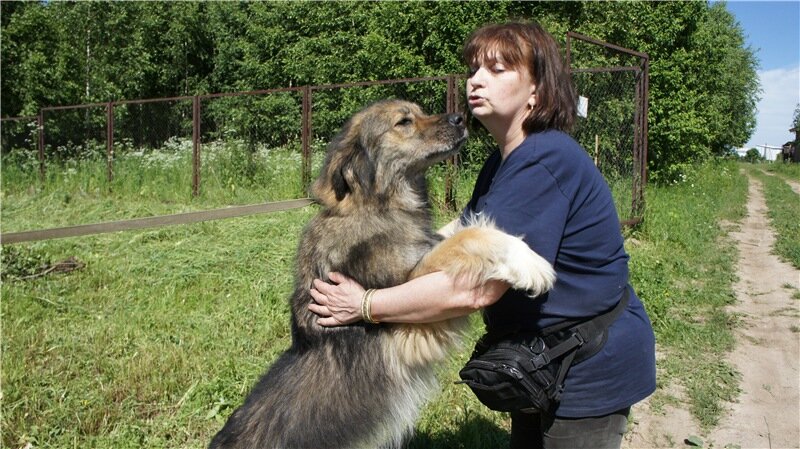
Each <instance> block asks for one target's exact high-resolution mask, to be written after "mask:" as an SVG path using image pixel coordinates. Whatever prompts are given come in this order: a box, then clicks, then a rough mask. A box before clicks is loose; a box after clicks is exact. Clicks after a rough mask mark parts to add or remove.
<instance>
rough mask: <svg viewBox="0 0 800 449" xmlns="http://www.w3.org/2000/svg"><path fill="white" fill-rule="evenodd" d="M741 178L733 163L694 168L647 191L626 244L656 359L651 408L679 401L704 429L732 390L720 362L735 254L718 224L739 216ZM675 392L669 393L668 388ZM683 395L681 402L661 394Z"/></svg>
mask: <svg viewBox="0 0 800 449" xmlns="http://www.w3.org/2000/svg"><path fill="white" fill-rule="evenodd" d="M746 197H747V181H746V179H745V178H744V177H743V176H742V175H741V174H739V173H738V169H737V167H736V165H735V164H732V163H721V162H720V163H716V162H715V163H709V164H706V165H702V166H700V167H696V168H695V169H694V171H693V172H692V173H690V174H689V175H688V176H687V178H686V179H685V180H684V181H682V182H681V183H679V184H676V185H673V186H669V187H652V186H650V187H648V189H647V193H646V200H647V209H646V212H645V221H644V224H643V225H642V227H641V228H640V229H639V230H637V231H636V232H634V233H633V234H632V238H631V239H628V241H627V249H628V250H629V252H630V254H631V282H632V284H633V285H634V287H635V288H636V289H637V292H638V293H639V295H640V296H641V298H642V300H643V301H644V303H645V307H646V309H647V311H648V314H649V315H650V319H651V321H652V322H653V326H654V328H655V331H656V341H657V345H658V348H659V352H660V354H661V357H660V359H659V362H658V373H659V376H658V384H659V387H660V389H659V392H658V393H657V394H656V397H655V398H654V401H653V404H654V405H655V406H656V407H659V406H661V405H663V404H665V403H669V402H671V403H675V402H676V401H677V402H679V403H680V402H685V406H688V407H689V409H690V410H691V412H692V414H693V415H694V416H695V417H696V418H697V419H698V421H699V422H700V424H701V425H702V426H704V427H709V426H713V425H714V424H716V422H717V421H718V419H719V417H720V414H721V412H722V406H723V405H724V403H725V402H727V401H731V400H733V399H734V398H735V397H736V395H737V392H738V374H737V373H736V372H735V370H734V369H733V367H732V366H730V365H729V364H728V363H727V362H724V356H725V354H726V353H727V352H728V351H730V350H731V349H732V346H733V336H732V332H731V330H732V328H733V327H734V326H735V325H736V320H735V317H734V316H732V315H731V314H729V313H727V312H726V310H725V306H727V305H729V304H731V303H732V302H733V301H734V299H735V296H734V292H733V290H732V284H733V282H734V280H735V271H734V270H735V263H733V261H735V260H736V257H737V254H736V250H735V246H734V245H733V244H732V243H731V242H730V241H729V240H728V239H727V237H726V232H727V231H726V229H725V228H724V227H723V225H721V223H724V222H727V221H736V220H739V219H740V218H741V217H743V215H744V212H745V208H744V200H745V198H746ZM676 387H677V388H676ZM675 389H677V390H679V391H683V392H685V395H686V397H685V398H675V397H671V396H670V394H669V393H667V392H668V391H673V390H675Z"/></svg>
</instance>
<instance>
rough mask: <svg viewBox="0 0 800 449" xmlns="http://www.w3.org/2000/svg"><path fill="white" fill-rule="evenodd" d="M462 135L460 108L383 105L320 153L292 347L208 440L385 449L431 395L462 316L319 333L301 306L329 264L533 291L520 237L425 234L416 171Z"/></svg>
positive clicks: (454, 146) (381, 278)
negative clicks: (447, 111)
mask: <svg viewBox="0 0 800 449" xmlns="http://www.w3.org/2000/svg"><path fill="white" fill-rule="evenodd" d="M465 138H466V130H465V127H464V122H463V119H462V117H461V116H460V115H440V116H427V115H425V114H424V113H423V112H422V111H421V110H420V108H419V107H418V106H417V105H415V104H413V103H408V102H402V101H384V102H380V103H376V104H374V105H372V106H370V107H367V108H366V109H364V110H363V111H361V112H359V113H357V114H356V115H354V116H353V117H352V118H351V119H350V120H349V121H348V123H347V124H346V125H345V126H344V128H343V129H342V131H341V132H340V133H339V135H338V136H337V137H336V138H335V139H334V141H333V142H332V143H331V144H330V146H329V148H328V154H327V157H326V161H325V164H324V166H323V168H322V171H321V174H320V176H319V179H317V181H316V182H315V184H314V186H313V193H314V195H315V196H316V198H317V199H318V201H319V203H320V204H321V205H322V211H321V212H320V213H319V214H318V215H317V216H316V217H314V218H313V219H312V220H311V222H310V223H309V224H308V225H307V227H306V229H305V231H304V234H303V237H302V239H301V242H300V245H299V249H298V254H297V271H296V273H295V290H294V294H293V295H292V298H291V307H292V346H291V347H290V348H289V349H288V350H287V351H286V352H285V353H283V354H282V355H281V356H280V357H279V358H278V360H277V361H275V363H274V364H273V365H272V366H271V367H270V369H269V371H267V373H266V374H265V375H264V376H263V377H262V378H261V380H260V381H259V382H258V384H257V385H256V386H255V387H254V388H253V390H252V391H251V393H250V395H249V396H248V397H247V399H246V400H245V403H244V405H242V406H241V407H240V408H239V409H237V410H236V411H235V412H234V413H233V414H232V415H231V417H230V418H229V420H228V422H227V423H226V424H225V426H224V427H223V429H222V430H221V431H220V432H219V433H218V434H217V435H216V436H215V437H214V439H213V441H212V442H211V445H210V447H211V448H215V449H216V448H237V449H244V448H247V449H265V448H308V449H312V448H314V449H316V448H376V447H381V448H396V447H401V446H402V445H403V444H404V442H405V441H406V440H407V438H408V437H409V436H410V435H411V432H412V430H413V426H414V422H415V420H416V418H417V415H418V413H419V410H420V408H421V407H422V405H423V404H424V402H425V400H426V398H428V397H429V396H430V395H431V393H433V392H434V391H435V388H436V386H437V385H436V379H435V375H434V372H433V366H434V365H435V362H439V361H441V360H443V359H444V358H445V357H446V355H447V354H448V352H449V351H450V350H451V349H452V348H453V346H454V345H456V344H457V343H458V342H459V338H460V336H461V333H462V331H463V328H464V325H465V324H466V320H465V319H464V318H460V319H454V320H449V321H445V322H440V323H433V324H420V325H411V324H404V325H390V324H377V325H375V324H366V323H359V324H355V325H351V326H344V327H337V328H323V327H321V326H319V325H318V324H316V320H317V317H316V316H315V315H314V314H312V313H311V312H310V311H309V310H308V304H309V302H310V301H312V298H311V296H310V294H309V288H310V286H311V281H312V280H313V279H314V278H324V277H325V276H326V275H327V273H329V272H331V271H339V272H342V273H345V274H347V275H348V276H351V277H353V278H354V279H355V280H357V281H358V282H359V283H360V284H361V285H363V286H365V287H367V288H382V287H389V286H393V285H397V284H400V283H402V282H404V281H406V280H407V279H409V278H413V277H416V276H421V275H423V274H426V273H430V272H434V271H446V272H448V273H450V274H451V275H453V276H454V277H456V278H459V279H466V280H468V281H471V282H473V283H475V284H476V285H478V284H481V283H483V282H485V281H487V280H489V279H502V280H506V281H508V282H509V283H510V284H512V285H513V286H514V288H518V289H525V290H530V291H531V294H532V295H536V294H539V293H541V292H543V291H546V290H547V289H549V288H550V287H551V286H552V283H553V281H554V274H553V270H552V268H551V267H550V265H549V264H548V263H547V262H546V261H545V260H544V259H542V258H541V257H539V256H538V255H536V254H535V253H533V252H532V251H531V250H530V249H529V248H528V246H527V245H526V244H525V243H524V242H522V240H520V239H519V238H516V237H512V236H509V235H507V234H504V233H503V232H500V231H499V230H497V229H495V228H494V227H492V226H491V224H489V223H485V222H484V223H475V224H473V225H470V226H467V227H466V228H463V229H460V230H458V231H456V232H455V234H454V235H452V236H451V237H449V238H446V239H445V240H442V241H441V242H440V240H441V237H440V236H438V235H436V234H435V233H434V232H433V230H432V222H431V216H430V210H429V205H428V198H427V190H426V184H425V177H424V175H425V169H427V168H428V167H430V166H431V165H433V164H434V163H436V162H439V161H441V160H444V159H445V158H447V157H448V156H451V155H453V154H455V153H456V152H457V151H458V149H459V147H460V146H461V144H462V142H463V141H464V140H465Z"/></svg>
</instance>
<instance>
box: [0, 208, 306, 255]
mask: <svg viewBox="0 0 800 449" xmlns="http://www.w3.org/2000/svg"><path fill="white" fill-rule="evenodd" d="M310 204H314V201H313V200H311V199H309V198H302V199H297V200H288V201H279V202H273V203H264V204H251V205H247V206H232V207H225V208H221V209H212V210H204V211H199V212H185V213H182V214H172V215H159V216H156V217H145V218H134V219H130V220H119V221H109V222H104V223H93V224H85V225H77V226H65V227H63V228H51V229H42V230H38V231H23V232H7V233H2V234H0V244H3V245H5V244H9V243H21V242H33V241H37V240H50V239H60V238H65V237H79V236H85V235H94V234H105V233H109V232H119V231H130V230H134V229H144V228H156V227H162V226H174V225H182V224H190V223H200V222H202V221H210V220H221V219H224V218H234V217H244V216H247V215H254V214H264V213H270V212H280V211H285V210H290V209H298V208H301V207H306V206H308V205H310Z"/></svg>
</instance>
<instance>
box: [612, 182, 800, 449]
mask: <svg viewBox="0 0 800 449" xmlns="http://www.w3.org/2000/svg"><path fill="white" fill-rule="evenodd" d="M749 181H750V185H749V192H748V201H747V217H745V218H744V220H743V221H742V223H741V227H740V229H739V230H738V231H735V232H731V233H730V236H731V237H732V238H733V240H734V241H735V242H736V245H737V246H738V249H739V261H738V264H737V275H738V278H739V281H738V282H737V283H736V285H735V286H734V288H735V291H736V297H737V302H736V305H735V306H733V307H731V310H730V311H731V313H734V314H736V315H737V316H738V317H740V319H741V323H742V325H741V326H740V327H739V328H738V329H737V331H736V341H737V343H736V348H735V349H734V351H733V352H732V353H731V354H730V356H729V361H730V363H731V364H732V365H733V366H735V367H736V369H737V370H738V371H739V372H740V373H741V375H742V378H741V385H740V386H741V390H742V393H741V394H740V396H739V401H738V402H736V403H734V404H730V406H729V410H728V413H727V414H726V415H725V416H724V417H723V418H722V420H721V422H720V424H719V426H717V427H716V428H715V429H713V430H711V431H710V432H707V433H703V432H702V431H701V430H700V429H699V428H698V425H697V423H696V422H695V421H694V420H693V419H692V417H691V416H690V415H689V412H688V411H686V410H685V409H681V408H680V407H671V406H667V407H666V410H665V413H655V412H654V411H653V410H651V409H650V407H649V404H648V403H647V402H644V403H642V404H639V405H637V406H636V407H634V410H633V417H634V425H633V428H632V429H631V430H630V431H629V432H628V434H627V435H626V438H625V442H624V444H623V447H624V448H629V449H639V448H641V449H646V448H673V447H687V444H686V443H685V440H686V439H687V438H688V437H690V436H693V435H698V436H700V437H701V439H702V442H703V447H706V448H710V447H713V448H719V449H722V448H742V449H745V448H798V447H800V393H798V391H800V367H799V366H798V360H799V359H800V319H798V318H800V300H797V299H794V298H793V297H792V295H793V294H795V292H797V291H798V290H799V289H800V270H797V269H795V268H794V267H792V266H791V265H789V264H787V263H784V262H781V261H780V260H779V259H778V258H777V257H776V256H775V255H773V254H772V253H771V248H772V244H773V242H774V240H775V238H774V236H773V230H772V228H771V227H770V226H769V220H768V218H767V215H766V214H767V206H766V202H765V200H764V195H763V190H762V185H761V183H760V182H759V181H758V180H756V179H754V178H752V177H751V178H750V179H749ZM793 187H794V186H793ZM795 191H796V192H797V190H795ZM798 193H799V194H800V192H798ZM674 393H675V395H676V396H677V397H680V392H679V391H677V392H674Z"/></svg>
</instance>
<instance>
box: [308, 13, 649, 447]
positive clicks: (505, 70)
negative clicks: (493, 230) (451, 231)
mask: <svg viewBox="0 0 800 449" xmlns="http://www.w3.org/2000/svg"><path fill="white" fill-rule="evenodd" d="M464 60H465V62H466V63H467V65H468V66H469V74H470V76H469V79H468V80H467V100H468V104H469V108H470V111H471V112H472V115H473V116H474V117H476V118H477V119H478V120H480V122H481V123H482V124H483V125H484V126H485V127H486V129H487V130H488V131H489V132H490V133H491V135H492V137H493V138H494V140H495V142H496V143H497V146H498V149H497V151H495V152H494V153H493V154H492V155H491V156H490V157H489V158H488V160H487V161H486V163H485V165H484V166H483V168H482V170H481V172H480V175H479V176H478V179H477V181H476V185H475V189H474V191H473V194H472V199H471V200H470V202H469V204H468V205H467V206H466V208H465V210H464V213H463V215H462V218H463V217H465V216H467V215H470V214H483V215H486V216H488V217H490V218H491V219H492V220H493V221H494V222H495V223H496V225H497V226H498V227H499V228H500V229H502V230H504V231H506V232H508V233H510V234H513V235H521V236H524V239H525V242H526V243H527V244H528V245H529V246H530V247H531V248H532V249H533V250H535V251H536V252H537V253H539V254H540V255H541V256H543V257H544V258H545V259H547V260H548V261H549V262H551V263H552V264H553V266H554V268H555V270H556V274H557V281H556V285H555V286H554V288H553V289H552V290H551V291H549V292H548V293H546V294H544V295H542V296H540V297H538V298H535V299H533V300H531V299H530V298H528V297H527V296H526V295H525V292H519V291H514V290H510V289H509V288H508V285H506V284H505V283H503V282H500V281H497V282H490V283H488V284H486V285H484V286H482V287H476V288H471V287H469V286H465V285H460V284H459V283H457V280H455V279H450V278H449V277H448V276H447V275H444V274H442V273H432V274H429V275H426V276H422V277H419V278H416V279H413V280H411V281H409V282H407V283H405V284H402V285H399V286H396V287H392V288H387V289H381V290H377V291H376V292H374V295H373V296H372V302H371V310H370V315H371V319H373V320H375V321H381V322H416V323H420V322H431V321H437V320H442V319H446V318H451V317H454V316H459V315H464V314H468V313H471V312H473V311H475V310H482V311H483V316H484V322H485V324H486V328H487V332H488V333H492V332H493V330H495V329H501V328H504V327H507V326H509V325H512V326H514V325H516V326H519V327H522V328H524V329H526V330H532V331H535V330H537V329H542V328H544V327H547V326H551V325H554V324H557V323H559V322H563V321H566V320H575V319H589V318H592V317H594V316H597V315H600V314H602V313H603V312H605V311H607V310H610V309H612V308H613V307H614V306H615V305H616V304H617V303H618V302H619V301H620V299H621V297H622V295H623V293H624V292H625V290H626V289H627V290H628V292H629V303H628V305H627V307H626V309H625V310H624V312H623V313H622V314H621V315H620V316H619V318H617V319H616V321H615V322H614V323H613V324H612V325H611V326H610V327H609V330H608V340H607V342H606V343H605V345H604V346H603V348H602V349H601V350H600V351H599V352H598V353H597V354H595V355H594V356H592V357H590V358H589V359H587V360H585V361H582V362H580V363H578V364H575V365H573V366H572V368H571V369H570V371H569V372H568V374H567V378H566V380H565V388H564V392H563V394H562V396H561V401H560V403H559V405H558V407H557V408H556V409H555V410H554V411H553V412H543V413H540V414H525V413H521V412H517V413H512V414H511V417H512V426H511V446H512V447H515V448H516V447H520V448H522V447H526V448H529V447H543V448H567V447H569V448H606V447H607V448H618V447H619V446H620V444H621V441H622V435H623V434H624V432H625V428H626V424H627V416H628V413H629V411H630V406H631V405H633V404H634V403H636V402H638V401H640V400H642V399H644V398H645V397H647V396H648V395H650V394H651V393H652V392H653V391H654V390H655V340H654V336H653V330H652V327H651V325H650V321H649V319H648V317H647V314H646V313H645V310H644V308H643V306H642V303H641V302H640V300H639V299H638V298H637V297H636V294H635V293H634V292H633V290H632V288H631V287H630V286H629V285H628V255H627V254H626V253H625V250H624V248H623V239H622V236H621V234H620V225H619V218H618V217H617V213H616V209H615V207H614V203H613V200H612V197H611V193H610V190H609V188H608V185H607V184H606V182H605V180H604V179H603V177H602V175H601V174H600V173H599V171H598V170H597V168H596V167H595V166H594V164H593V163H592V161H591V159H590V158H589V156H588V155H587V153H586V152H585V151H584V150H583V149H582V148H581V147H580V145H579V144H578V143H576V142H575V141H574V140H573V139H572V138H570V137H569V136H568V135H567V134H566V133H565V131H566V130H568V129H569V128H570V127H571V125H572V123H573V120H574V117H575V94H574V89H573V87H572V83H571V80H570V76H569V72H568V71H567V69H566V68H565V67H564V64H563V62H562V60H561V56H560V53H559V49H558V46H557V44H556V43H555V40H554V39H553V38H552V36H550V35H549V34H548V33H547V32H546V31H544V30H543V29H542V28H541V27H540V26H539V25H538V24H535V23H507V24H501V25H490V26H486V27H483V28H481V29H479V30H477V31H475V32H474V33H473V35H472V36H471V37H470V38H469V40H468V41H467V43H466V45H465V47H464ZM330 279H331V281H332V282H334V283H336V284H328V283H325V282H323V281H321V280H316V281H315V282H314V286H313V288H312V290H311V293H312V296H313V297H314V299H315V301H316V304H312V305H311V306H310V307H309V308H310V309H311V310H312V311H313V312H314V313H316V314H317V315H319V316H320V319H319V323H320V324H321V325H323V326H335V325H342V324H348V323H353V322H356V321H358V320H360V319H362V315H361V310H360V307H361V298H362V295H363V293H364V288H363V287H361V286H360V285H358V284H357V283H355V282H354V281H353V280H351V279H349V278H347V277H345V276H343V275H341V274H339V273H332V274H331V276H330Z"/></svg>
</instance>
